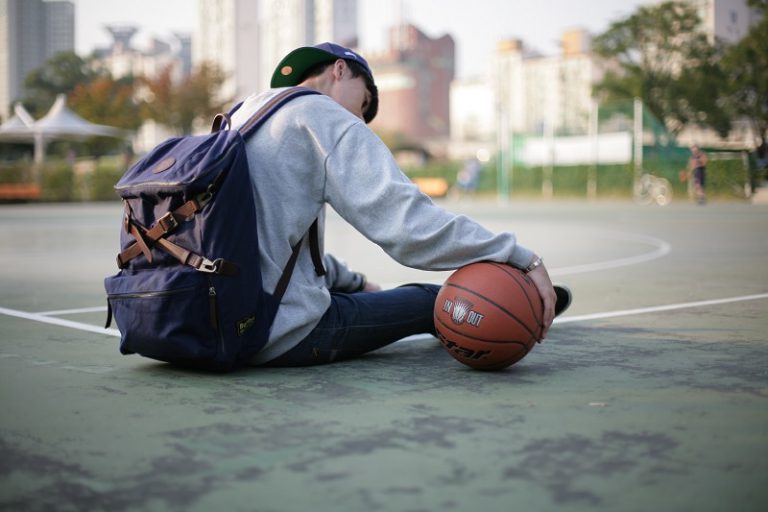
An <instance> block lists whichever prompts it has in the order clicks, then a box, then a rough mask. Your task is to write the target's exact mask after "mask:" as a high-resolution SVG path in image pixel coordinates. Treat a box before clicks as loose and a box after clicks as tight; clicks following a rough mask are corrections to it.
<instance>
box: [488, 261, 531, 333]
mask: <svg viewBox="0 0 768 512" xmlns="http://www.w3.org/2000/svg"><path fill="white" fill-rule="evenodd" d="M489 263H490V264H491V265H493V266H494V267H496V268H498V269H499V270H501V271H502V272H504V273H505V274H507V275H508V276H510V277H512V278H513V279H515V282H516V283H517V286H519V287H520V289H521V290H523V293H524V294H525V299H526V300H527V301H528V306H529V307H530V308H531V313H532V314H533V318H536V322H537V323H538V324H539V327H542V323H543V319H542V321H539V319H538V318H537V315H536V311H535V310H534V308H533V302H532V301H531V298H530V297H529V296H528V292H527V291H526V290H525V288H523V287H522V286H520V283H519V282H517V277H515V274H514V273H513V272H510V270H509V269H508V268H505V266H504V265H502V264H501V263H496V262H495V261H490V262H489ZM542 316H543V315H542Z"/></svg>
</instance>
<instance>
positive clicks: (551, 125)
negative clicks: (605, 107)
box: [493, 30, 603, 135]
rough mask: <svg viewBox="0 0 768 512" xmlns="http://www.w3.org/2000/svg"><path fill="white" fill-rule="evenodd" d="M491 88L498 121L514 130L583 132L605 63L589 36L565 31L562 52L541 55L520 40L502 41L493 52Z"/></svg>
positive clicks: (534, 132)
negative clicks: (601, 60) (595, 54)
mask: <svg viewBox="0 0 768 512" xmlns="http://www.w3.org/2000/svg"><path fill="white" fill-rule="evenodd" d="M494 70H495V71H494V77H493V84H494V85H493V88H494V91H495V97H496V106H497V111H498V113H499V123H506V127H507V128H508V129H509V130H511V131H512V132H516V133H528V134H539V135H542V134H548V133H552V134H559V135H571V134H581V133H586V132H587V129H588V125H589V119H590V112H591V110H592V86H593V84H594V83H596V82H598V81H600V80H601V79H602V76H603V66H602V64H601V63H600V62H599V60H598V59H597V58H596V57H594V56H593V55H592V54H591V53H590V36H589V34H588V33H587V32H585V31H583V30H569V31H566V32H565V33H564V34H563V37H562V53H561V54H560V55H556V56H541V55H538V54H536V53H532V52H528V51H527V50H526V49H525V47H524V44H523V42H522V41H520V40H507V41H501V42H500V43H499V44H498V46H497V49H496V54H495V56H494Z"/></svg>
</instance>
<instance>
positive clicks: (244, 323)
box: [237, 315, 256, 336]
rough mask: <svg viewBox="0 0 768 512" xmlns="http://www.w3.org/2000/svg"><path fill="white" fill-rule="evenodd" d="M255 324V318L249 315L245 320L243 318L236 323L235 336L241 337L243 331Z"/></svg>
mask: <svg viewBox="0 0 768 512" xmlns="http://www.w3.org/2000/svg"><path fill="white" fill-rule="evenodd" d="M255 323H256V317H255V316H253V315H251V316H249V317H247V318H244V319H242V320H240V321H239V322H237V335H238V336H242V335H243V333H245V331H247V330H248V329H250V328H251V327H253V324H255Z"/></svg>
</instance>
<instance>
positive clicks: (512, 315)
mask: <svg viewBox="0 0 768 512" xmlns="http://www.w3.org/2000/svg"><path fill="white" fill-rule="evenodd" d="M445 286H452V287H453V288H458V289H459V290H464V291H465V292H468V293H471V294H473V295H475V296H477V297H480V298H482V299H483V300H485V301H486V302H488V303H489V304H493V305H494V306H496V307H497V308H499V309H500V310H501V311H503V312H504V313H506V314H507V315H509V316H510V317H512V318H513V319H514V320H515V321H516V322H517V323H519V324H520V325H521V326H522V327H523V329H525V330H526V331H528V334H530V335H531V336H532V337H534V338H536V333H534V332H532V331H531V330H530V329H529V328H528V326H527V325H525V322H523V321H522V320H521V319H520V318H519V317H518V316H517V315H515V314H514V313H512V312H511V311H509V310H507V309H506V308H505V307H503V306H502V305H501V304H498V303H496V302H494V301H492V300H491V299H489V298H488V297H486V296H485V295H481V294H479V293H477V292H476V291H474V290H470V289H469V288H465V287H463V286H460V285H458V284H453V283H445ZM533 317H534V318H535V319H536V323H537V324H539V320H538V318H536V314H535V313H534V315H533ZM539 326H540V324H539Z"/></svg>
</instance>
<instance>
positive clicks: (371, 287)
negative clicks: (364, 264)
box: [361, 282, 381, 292]
mask: <svg viewBox="0 0 768 512" xmlns="http://www.w3.org/2000/svg"><path fill="white" fill-rule="evenodd" d="M361 291H364V292H380V291H381V286H379V285H378V284H376V283H371V282H367V283H365V286H364V287H363V289H362V290H361Z"/></svg>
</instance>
